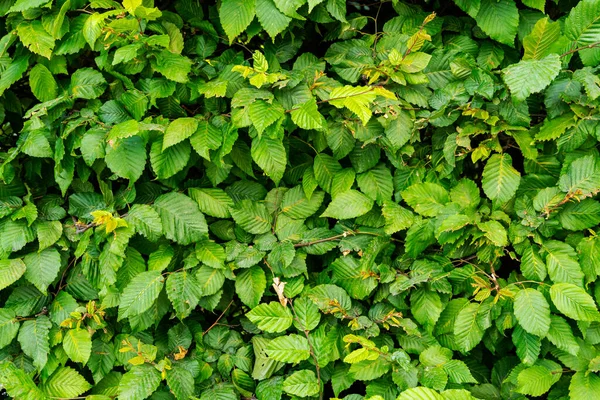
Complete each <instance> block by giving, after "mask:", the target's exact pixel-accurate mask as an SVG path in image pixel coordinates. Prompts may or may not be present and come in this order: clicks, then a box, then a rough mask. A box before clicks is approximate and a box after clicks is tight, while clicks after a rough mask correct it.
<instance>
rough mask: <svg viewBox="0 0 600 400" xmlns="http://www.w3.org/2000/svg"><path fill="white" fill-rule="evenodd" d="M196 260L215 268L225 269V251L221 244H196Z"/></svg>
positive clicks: (202, 242)
mask: <svg viewBox="0 0 600 400" xmlns="http://www.w3.org/2000/svg"><path fill="white" fill-rule="evenodd" d="M196 258H197V259H198V260H199V261H201V262H203V263H204V264H206V265H208V266H210V267H213V268H224V263H225V258H226V255H225V250H223V247H221V246H220V245H219V244H217V243H215V242H213V241H210V240H206V239H205V240H202V241H200V242H198V243H197V244H196Z"/></svg>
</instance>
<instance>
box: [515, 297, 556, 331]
mask: <svg viewBox="0 0 600 400" xmlns="http://www.w3.org/2000/svg"><path fill="white" fill-rule="evenodd" d="M514 311H515V317H517V321H519V324H520V325H521V326H522V327H523V329H525V330H526V331H527V332H529V333H531V334H533V335H537V336H540V337H544V336H546V334H547V333H548V330H549V329H550V323H551V321H550V306H549V305H548V302H547V301H546V298H545V297H544V295H543V294H541V293H540V292H538V291H537V290H535V289H530V288H528V289H523V290H521V291H519V292H518V293H517V295H516V296H515V304H514Z"/></svg>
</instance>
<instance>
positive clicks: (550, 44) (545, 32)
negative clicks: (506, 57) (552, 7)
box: [523, 0, 561, 60]
mask: <svg viewBox="0 0 600 400" xmlns="http://www.w3.org/2000/svg"><path fill="white" fill-rule="evenodd" d="M535 1H537V0H535ZM544 1H545V0H542V9H543V7H544V6H543V3H544ZM560 37H561V32H560V23H558V22H551V21H550V19H549V18H541V19H540V20H539V21H538V22H536V24H535V26H534V27H533V30H532V31H531V33H529V34H528V35H527V36H525V38H523V48H524V49H525V54H524V55H523V60H531V59H533V60H541V59H542V58H544V57H546V56H547V55H549V54H550V53H553V52H554V50H555V46H556V42H557V41H558V40H559V39H560Z"/></svg>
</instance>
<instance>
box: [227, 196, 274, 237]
mask: <svg viewBox="0 0 600 400" xmlns="http://www.w3.org/2000/svg"><path fill="white" fill-rule="evenodd" d="M229 212H230V213H231V216H232V217H233V220H234V221H235V223H236V224H238V225H239V226H240V227H242V229H244V230H245V231H247V232H249V233H252V234H255V235H260V234H261V233H267V232H269V231H270V230H271V221H272V217H271V214H269V211H268V210H267V207H266V206H265V205H264V204H263V203H257V202H254V201H252V200H242V201H240V202H239V203H237V204H236V205H235V206H234V207H231V208H230V209H229Z"/></svg>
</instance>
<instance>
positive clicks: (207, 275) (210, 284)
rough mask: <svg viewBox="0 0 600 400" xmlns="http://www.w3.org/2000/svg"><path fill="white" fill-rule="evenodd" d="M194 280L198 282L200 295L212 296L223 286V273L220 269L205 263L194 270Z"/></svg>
mask: <svg viewBox="0 0 600 400" xmlns="http://www.w3.org/2000/svg"><path fill="white" fill-rule="evenodd" d="M196 280H197V281H198V283H200V286H199V289H200V293H201V294H202V296H212V295H214V294H216V293H217V292H218V291H219V290H221V288H222V287H223V283H224V282H225V275H224V274H223V271H222V270H221V269H216V268H211V267H209V266H207V265H205V266H203V267H201V268H200V269H199V270H198V271H197V272H196Z"/></svg>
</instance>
